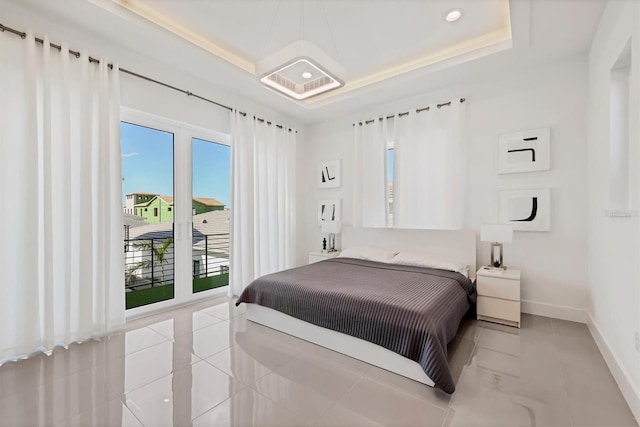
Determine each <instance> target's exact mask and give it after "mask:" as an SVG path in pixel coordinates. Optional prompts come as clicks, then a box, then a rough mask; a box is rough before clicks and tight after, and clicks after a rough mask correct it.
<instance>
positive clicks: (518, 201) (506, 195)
mask: <svg viewBox="0 0 640 427" xmlns="http://www.w3.org/2000/svg"><path fill="white" fill-rule="evenodd" d="M550 216H551V191H550V190H549V189H548V188H543V189H537V190H505V191H501V192H500V224H509V225H511V226H512V227H513V229H514V230H517V231H549V230H550V229H551V217H550Z"/></svg>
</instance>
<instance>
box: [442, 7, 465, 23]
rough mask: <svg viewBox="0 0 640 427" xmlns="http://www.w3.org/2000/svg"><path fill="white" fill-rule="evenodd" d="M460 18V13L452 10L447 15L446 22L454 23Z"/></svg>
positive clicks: (457, 10)
mask: <svg viewBox="0 0 640 427" xmlns="http://www.w3.org/2000/svg"><path fill="white" fill-rule="evenodd" d="M461 16H462V12H460V10H459V9H454V10H452V11H451V12H449V13H447V18H446V19H447V22H455V21H457V20H458V19H460V17H461Z"/></svg>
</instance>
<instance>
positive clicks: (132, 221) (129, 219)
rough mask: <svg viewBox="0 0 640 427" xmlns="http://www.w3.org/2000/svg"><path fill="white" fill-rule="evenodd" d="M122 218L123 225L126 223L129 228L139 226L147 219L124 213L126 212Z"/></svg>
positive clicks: (144, 223)
mask: <svg viewBox="0 0 640 427" xmlns="http://www.w3.org/2000/svg"><path fill="white" fill-rule="evenodd" d="M123 220H124V225H128V226H129V227H131V228H134V227H141V226H143V225H146V224H147V220H146V219H145V218H144V217H141V216H138V215H134V214H130V213H126V212H125V213H124V217H123Z"/></svg>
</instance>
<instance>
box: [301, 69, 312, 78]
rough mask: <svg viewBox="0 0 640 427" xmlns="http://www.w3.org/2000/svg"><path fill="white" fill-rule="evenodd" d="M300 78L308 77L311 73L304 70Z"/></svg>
mask: <svg viewBox="0 0 640 427" xmlns="http://www.w3.org/2000/svg"><path fill="white" fill-rule="evenodd" d="M302 78H303V79H310V78H311V73H310V72H308V71H305V72H304V73H302Z"/></svg>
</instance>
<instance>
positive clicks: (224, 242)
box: [192, 233, 229, 279]
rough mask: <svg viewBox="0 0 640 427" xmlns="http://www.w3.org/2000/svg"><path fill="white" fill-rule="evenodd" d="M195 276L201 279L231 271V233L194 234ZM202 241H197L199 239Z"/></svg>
mask: <svg viewBox="0 0 640 427" xmlns="http://www.w3.org/2000/svg"><path fill="white" fill-rule="evenodd" d="M193 238H194V244H193V251H192V257H193V270H192V272H193V278H194V279H201V278H204V277H211V276H215V275H218V274H225V273H228V272H229V233H218V234H210V235H205V236H202V235H198V236H196V235H194V236H193ZM198 238H199V239H200V241H197V242H196V240H197V239H198Z"/></svg>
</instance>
